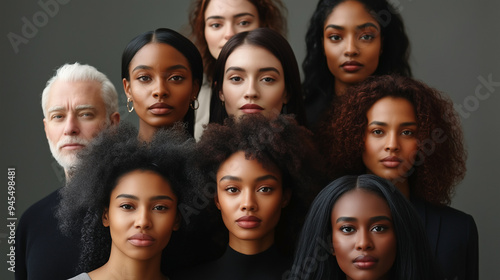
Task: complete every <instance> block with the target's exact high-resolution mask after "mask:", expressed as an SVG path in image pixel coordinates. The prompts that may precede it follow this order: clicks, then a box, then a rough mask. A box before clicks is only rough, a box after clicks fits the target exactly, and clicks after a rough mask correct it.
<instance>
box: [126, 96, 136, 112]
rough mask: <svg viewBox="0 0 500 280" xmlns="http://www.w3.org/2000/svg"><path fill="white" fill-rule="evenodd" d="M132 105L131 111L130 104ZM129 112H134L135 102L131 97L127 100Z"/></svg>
mask: <svg viewBox="0 0 500 280" xmlns="http://www.w3.org/2000/svg"><path fill="white" fill-rule="evenodd" d="M129 102H130V103H132V109H130V107H129V106H128V103H129ZM127 110H128V112H129V113H132V111H134V102H133V101H132V99H131V98H130V97H129V98H127Z"/></svg>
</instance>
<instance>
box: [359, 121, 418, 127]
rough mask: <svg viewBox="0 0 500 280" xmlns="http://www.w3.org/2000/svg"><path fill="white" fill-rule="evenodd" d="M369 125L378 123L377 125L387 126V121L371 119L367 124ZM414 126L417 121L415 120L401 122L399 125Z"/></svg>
mask: <svg viewBox="0 0 500 280" xmlns="http://www.w3.org/2000/svg"><path fill="white" fill-rule="evenodd" d="M368 125H369V126H370V125H379V126H387V123H385V122H379V121H373V122H371V123H369V124H368ZM414 125H415V126H416V125H417V123H416V122H404V123H401V124H400V125H399V126H414Z"/></svg>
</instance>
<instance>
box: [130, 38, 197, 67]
mask: <svg viewBox="0 0 500 280" xmlns="http://www.w3.org/2000/svg"><path fill="white" fill-rule="evenodd" d="M138 65H144V66H149V67H152V68H159V69H166V68H168V67H171V66H174V65H182V66H184V67H186V68H187V69H191V68H190V65H189V62H188V60H187V58H186V57H185V56H184V55H183V54H182V53H181V52H180V51H178V50H177V49H176V48H174V47H172V46H171V45H168V44H165V43H149V44H146V45H144V46H143V47H142V48H141V49H140V50H139V51H138V52H137V53H136V54H135V55H134V57H133V58H132V60H131V61H130V66H129V69H130V71H133V69H134V68H135V67H136V66H138Z"/></svg>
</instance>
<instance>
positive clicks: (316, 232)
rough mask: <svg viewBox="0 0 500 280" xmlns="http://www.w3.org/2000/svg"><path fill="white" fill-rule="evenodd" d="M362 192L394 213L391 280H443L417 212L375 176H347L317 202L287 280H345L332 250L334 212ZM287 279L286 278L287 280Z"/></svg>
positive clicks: (320, 194)
mask: <svg viewBox="0 0 500 280" xmlns="http://www.w3.org/2000/svg"><path fill="white" fill-rule="evenodd" d="M354 190H362V191H366V192H370V193H373V194H375V195H377V196H379V197H380V198H382V199H383V200H384V201H385V202H386V203H387V206H388V207H389V209H390V211H391V216H392V221H393V224H394V232H395V235H396V242H397V246H396V259H395V260H394V264H393V265H392V269H391V273H392V277H391V279H414V280H417V279H443V278H442V277H440V275H439V271H438V267H437V264H436V263H435V260H434V257H433V255H432V250H431V248H430V246H429V241H428V240H427V236H426V234H425V229H424V225H423V224H422V222H421V221H420V218H419V217H418V213H417V211H415V209H414V208H413V206H412V205H411V204H410V203H409V202H408V200H407V199H406V198H405V197H404V196H403V195H402V194H401V192H399V191H397V189H396V188H395V187H394V185H392V184H391V183H390V182H389V181H387V180H385V179H383V178H380V177H378V176H375V175H371V174H364V175H360V176H344V177H341V178H339V179H337V180H335V181H333V182H331V183H329V184H328V186H326V187H325V188H324V189H323V190H322V191H321V192H320V193H319V194H318V196H317V197H316V198H315V199H314V202H313V203H312V205H311V209H310V210H309V213H308V214H307V219H306V222H305V224H304V228H303V229H302V232H301V234H300V240H299V243H298V245H297V251H296V254H295V260H294V263H293V266H292V269H291V271H290V272H289V274H288V275H287V277H286V279H290V280H291V279H302V280H305V279H308V280H313V279H345V278H346V274H345V273H344V272H343V271H342V270H341V269H340V267H339V265H338V263H337V261H336V259H335V257H334V256H333V255H332V253H331V250H332V249H331V248H332V221H331V218H332V211H333V208H334V206H335V204H336V203H337V202H338V200H339V199H340V198H341V197H342V196H343V195H344V194H346V193H349V192H351V191H354ZM283 279H285V278H283Z"/></svg>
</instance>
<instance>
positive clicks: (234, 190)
mask: <svg viewBox="0 0 500 280" xmlns="http://www.w3.org/2000/svg"><path fill="white" fill-rule="evenodd" d="M225 190H226V192H228V193H236V192H238V188H236V187H231V186H229V187H226V189H225Z"/></svg>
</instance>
